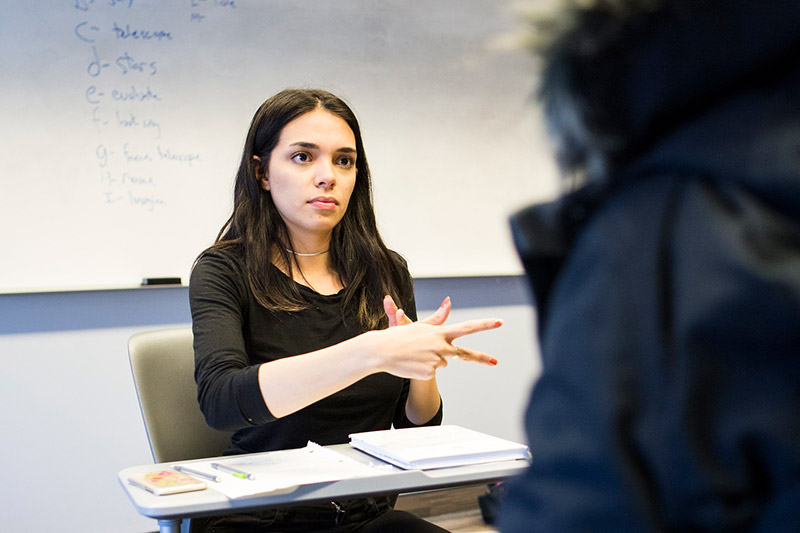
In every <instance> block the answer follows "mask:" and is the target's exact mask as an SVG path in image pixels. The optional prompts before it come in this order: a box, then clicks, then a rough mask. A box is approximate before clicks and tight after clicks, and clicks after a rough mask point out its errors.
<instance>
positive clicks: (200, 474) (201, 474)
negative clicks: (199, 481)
mask: <svg viewBox="0 0 800 533" xmlns="http://www.w3.org/2000/svg"><path fill="white" fill-rule="evenodd" d="M172 468H174V469H175V470H177V471H178V472H181V473H183V474H189V475H190V476H197V477H201V478H203V479H207V480H209V481H213V482H214V483H219V482H220V481H222V480H221V479H220V478H219V476H215V475H214V474H206V473H205V472H200V471H199V470H192V469H191V468H186V467H185V466H180V465H177V466H173V467H172Z"/></svg>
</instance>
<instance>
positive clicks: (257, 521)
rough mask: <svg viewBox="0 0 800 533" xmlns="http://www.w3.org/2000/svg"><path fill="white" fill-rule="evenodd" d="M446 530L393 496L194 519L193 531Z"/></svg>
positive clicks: (402, 532)
mask: <svg viewBox="0 0 800 533" xmlns="http://www.w3.org/2000/svg"><path fill="white" fill-rule="evenodd" d="M301 531H303V532H316V533H394V532H397V533H413V532H417V533H443V532H445V533H446V531H447V530H445V529H442V528H440V527H439V526H437V525H435V524H431V523H430V522H427V521H425V520H423V519H422V518H420V517H418V516H416V515H413V514H411V513H408V512H406V511H398V510H396V509H393V508H392V506H391V499H390V498H389V497H377V498H361V499H357V500H350V501H344V502H330V503H320V504H314V505H298V506H293V507H287V508H283V509H269V510H266V511H257V512H248V513H239V514H235V515H226V516H217V517H208V518H195V519H192V533H260V532H269V533H297V532H301Z"/></svg>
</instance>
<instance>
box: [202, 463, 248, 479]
mask: <svg viewBox="0 0 800 533" xmlns="http://www.w3.org/2000/svg"><path fill="white" fill-rule="evenodd" d="M211 468H214V469H216V470H222V471H223V472H227V473H229V474H230V475H232V476H236V477H238V478H241V479H255V478H256V476H254V475H253V474H248V473H247V472H242V471H241V470H237V469H235V468H233V467H230V466H228V465H223V464H220V463H211Z"/></svg>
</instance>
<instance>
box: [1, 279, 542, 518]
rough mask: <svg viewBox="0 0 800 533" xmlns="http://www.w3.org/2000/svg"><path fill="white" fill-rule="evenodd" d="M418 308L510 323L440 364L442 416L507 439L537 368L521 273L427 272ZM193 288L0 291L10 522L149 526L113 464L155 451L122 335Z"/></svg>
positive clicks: (516, 431) (173, 307)
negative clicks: (474, 352)
mask: <svg viewBox="0 0 800 533" xmlns="http://www.w3.org/2000/svg"><path fill="white" fill-rule="evenodd" d="M416 291H417V303H418V308H419V311H420V312H419V314H420V316H421V317H424V316H426V315H427V314H428V313H429V312H431V310H433V309H435V308H436V307H437V306H438V304H439V302H440V301H441V299H442V298H443V297H444V296H447V295H449V296H450V297H451V298H452V300H453V307H454V311H453V313H452V315H451V319H450V321H452V322H455V321H460V320H466V319H469V318H479V317H486V316H492V317H495V316H497V317H500V318H503V319H504V321H505V325H504V326H503V327H502V328H500V329H499V330H496V331H492V332H487V333H483V334H480V335H477V336H474V337H472V338H469V339H464V340H463V341H462V342H461V344H462V345H464V346H469V347H471V348H474V349H478V350H482V351H486V352H488V353H491V354H492V355H494V356H495V357H496V358H497V359H498V360H499V361H500V364H499V365H498V366H497V367H494V368H489V367H478V366H476V365H471V364H469V363H465V362H458V361H456V362H453V363H451V364H450V366H448V367H447V368H446V369H444V370H442V371H441V372H440V374H439V382H440V388H441V390H442V395H443V397H444V401H445V423H451V424H459V425H464V426H467V427H471V428H473V429H477V430H481V431H485V432H487V433H492V434H495V435H497V436H500V437H505V438H509V439H512V440H520V441H522V440H523V439H524V436H523V432H522V429H521V417H522V411H523V409H524V406H525V403H526V399H527V395H528V391H529V388H530V385H531V382H532V380H533V379H534V378H535V377H536V376H537V375H538V372H539V356H538V348H537V347H536V345H535V343H534V339H533V336H534V332H533V323H534V310H533V307H532V306H531V305H530V303H529V297H528V291H527V287H526V285H525V282H524V279H523V278H521V277H517V276H509V277H475V278H442V279H420V280H417V282H416ZM187 292H188V289H186V288H159V289H134V290H114V291H89V292H61V293H38V294H37V293H34V294H10V295H0V357H2V360H3V372H2V373H1V374H0V404H1V405H2V406H3V408H2V411H0V413H2V414H0V427H2V428H3V434H4V437H3V439H2V444H0V452H2V453H1V454H0V456H2V457H3V459H4V461H5V465H4V468H3V471H4V476H3V478H4V481H5V482H4V488H3V489H2V490H3V501H4V509H6V512H5V513H4V515H5V516H4V520H3V530H4V531H7V532H11V533H15V532H29V531H32V532H33V531H35V532H38V531H62V532H71V531H81V532H87V533H94V532H97V533H101V532H102V533H106V532H110V531H114V532H120V533H127V532H143V531H153V530H155V529H157V528H156V523H155V521H153V520H150V519H147V518H145V517H142V516H139V515H138V514H137V513H136V512H135V510H134V509H133V506H132V505H131V504H130V503H129V502H128V500H127V497H126V496H125V494H124V492H123V491H122V489H121V488H120V487H119V485H118V483H117V480H116V474H117V472H118V471H119V470H121V469H123V468H125V467H127V466H132V465H138V464H147V463H150V462H151V461H152V458H151V456H150V449H149V446H148V443H147V438H146V435H145V430H144V426H143V424H142V420H141V416H140V413H139V406H138V403H137V399H136V393H135V391H134V388H133V382H132V379H131V375H130V368H129V365H128V355H127V340H128V337H130V335H131V334H133V333H136V332H138V331H143V330H148V329H156V328H162V327H170V326H175V325H186V324H188V323H189V322H190V317H189V308H188V302H187Z"/></svg>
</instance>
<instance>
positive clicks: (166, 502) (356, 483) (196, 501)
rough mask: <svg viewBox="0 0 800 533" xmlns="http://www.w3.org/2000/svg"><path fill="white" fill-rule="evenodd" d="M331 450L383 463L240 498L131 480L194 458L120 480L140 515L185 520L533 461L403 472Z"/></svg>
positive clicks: (400, 488)
mask: <svg viewBox="0 0 800 533" xmlns="http://www.w3.org/2000/svg"><path fill="white" fill-rule="evenodd" d="M330 448H331V449H333V450H336V451H337V452H340V453H344V454H346V455H348V456H349V457H352V458H353V459H356V460H357V461H360V462H365V463H373V464H375V463H380V464H381V467H380V468H376V469H375V471H376V474H375V476H371V477H357V478H350V479H343V480H339V481H331V482H324V483H314V484H310V485H299V486H294V487H289V488H286V489H280V490H277V491H272V492H269V493H266V494H258V495H255V496H248V497H244V498H237V499H228V498H227V497H226V496H224V495H223V494H221V493H219V492H217V491H215V490H213V489H210V490H209V489H206V490H200V491H195V492H185V493H180V494H170V495H167V496H156V495H154V494H151V493H149V492H147V491H145V490H143V489H140V488H137V487H134V486H132V485H130V484H128V482H127V480H128V478H129V477H130V476H133V475H136V474H144V473H146V472H151V471H153V470H154V469H161V468H169V467H171V466H172V465H176V464H180V465H186V466H190V467H191V464H192V461H176V462H170V463H159V464H156V465H153V464H149V465H141V466H133V467H129V468H125V469H124V470H122V471H120V472H119V474H118V479H119V482H120V484H121V485H122V487H123V489H124V490H125V492H126V493H127V494H128V496H129V497H130V499H131V501H132V502H133V505H134V506H135V507H136V510H137V511H138V512H139V513H141V514H143V515H144V516H148V517H150V518H154V519H158V520H164V519H178V520H180V519H184V518H192V517H197V516H204V515H219V514H227V513H230V512H241V511H244V510H247V509H266V508H269V507H276V506H285V505H289V504H294V503H307V502H313V501H331V500H336V499H342V498H351V497H359V496H367V495H371V494H385V493H402V492H416V491H423V490H432V489H439V488H446V487H453V486H458V485H471V484H479V483H492V482H494V481H500V480H503V479H507V478H509V477H512V476H515V475H517V474H520V473H521V472H522V471H523V470H524V469H525V468H526V467H527V466H528V461H526V460H523V459H521V460H515V461H500V462H493V463H484V464H477V465H468V466H458V467H451V468H441V469H436V470H403V469H400V468H396V467H393V466H390V465H385V464H384V463H383V462H381V461H380V460H378V459H375V458H374V457H372V456H370V455H367V454H365V453H363V452H361V451H359V450H356V449H355V448H352V447H351V446H350V445H349V444H338V445H335V446H330ZM266 453H270V452H266ZM253 455H259V454H253ZM384 465H385V466H384Z"/></svg>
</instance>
